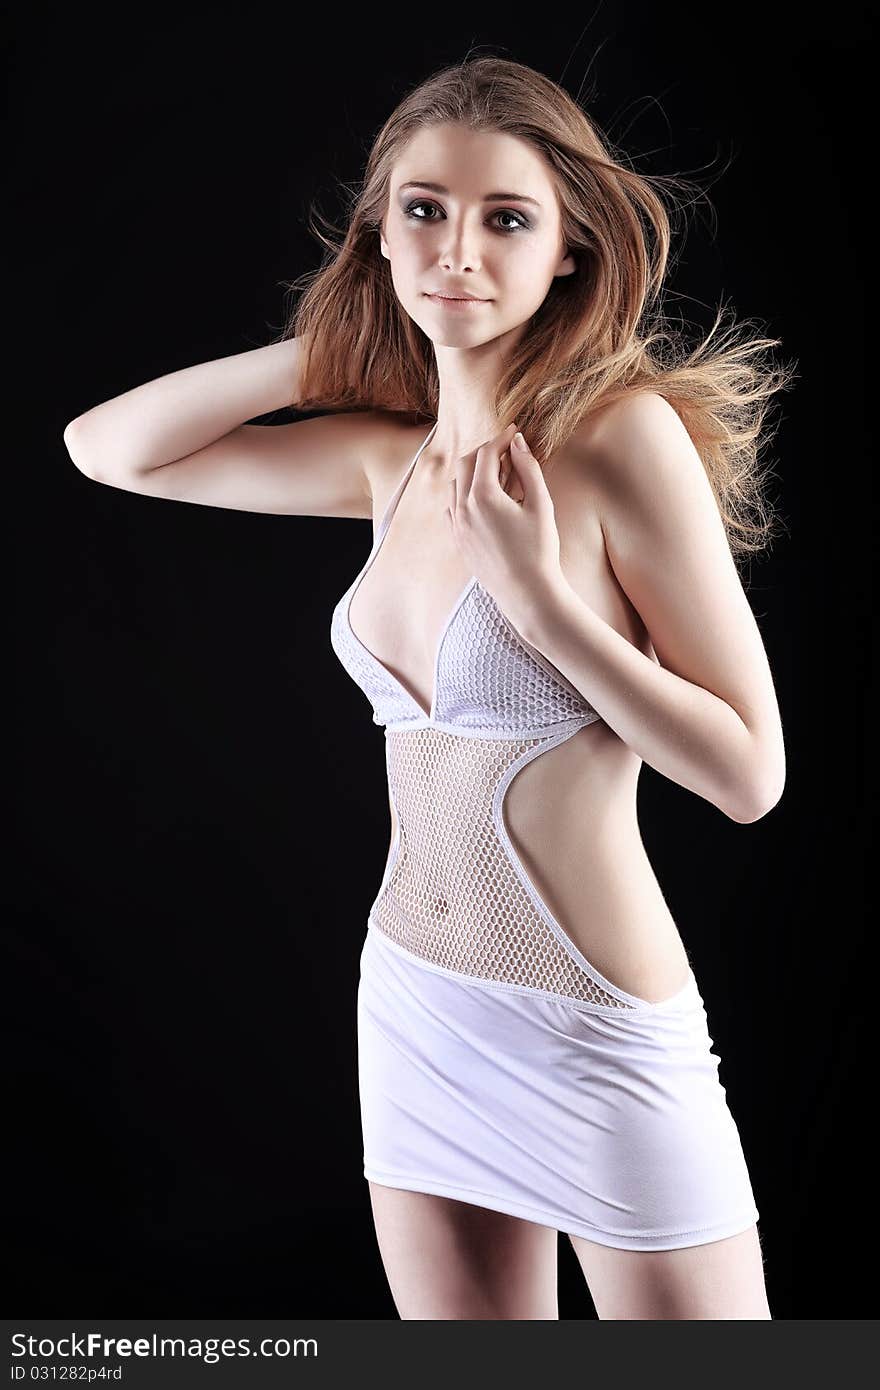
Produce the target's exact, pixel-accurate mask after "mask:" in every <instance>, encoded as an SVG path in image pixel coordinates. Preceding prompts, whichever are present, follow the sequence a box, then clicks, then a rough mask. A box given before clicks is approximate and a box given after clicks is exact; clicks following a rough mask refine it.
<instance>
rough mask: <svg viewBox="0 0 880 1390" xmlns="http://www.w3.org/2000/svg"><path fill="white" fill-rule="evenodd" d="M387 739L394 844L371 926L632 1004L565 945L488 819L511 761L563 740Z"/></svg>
mask: <svg viewBox="0 0 880 1390" xmlns="http://www.w3.org/2000/svg"><path fill="white" fill-rule="evenodd" d="M386 738H387V741H388V747H387V758H388V776H389V786H390V788H391V793H392V797H393V800H394V807H395V811H396V814H397V819H398V842H397V852H396V854H395V855H394V857H393V860H392V861H391V862H390V863H389V866H388V870H387V872H386V875H385V878H384V882H383V886H382V888H381V889H380V892H379V894H378V896H377V899H376V902H375V903H374V904H373V907H372V910H371V914H370V916H371V921H372V922H373V923H374V924H375V926H376V927H378V929H379V930H380V931H382V932H384V933H385V934H386V935H387V936H388V937H390V938H391V940H393V941H395V942H396V943H397V944H398V945H399V946H402V947H404V948H405V949H406V950H408V951H411V952H412V953H413V954H414V955H416V956H420V957H421V958H422V959H423V960H426V961H431V962H433V963H434V964H435V965H439V966H442V967H443V968H445V969H447V970H452V971H455V972H457V973H459V974H462V975H470V976H476V977H478V978H480V979H483V980H497V981H501V982H505V983H508V984H514V985H521V986H527V987H529V988H532V989H540V990H548V991H550V992H552V993H554V994H560V995H565V996H567V997H570V998H574V999H580V1000H585V1001H588V1002H590V1003H593V1004H603V1005H610V1006H612V1007H619V1008H632V1007H633V1006H632V1005H631V1004H627V1003H626V1002H625V1001H624V1000H621V999H618V998H616V997H615V996H614V995H611V994H609V993H608V992H607V991H606V990H604V989H603V988H602V987H601V986H600V985H599V983H598V982H597V981H596V980H594V979H592V977H591V976H590V975H589V974H588V973H587V972H586V971H585V970H584V969H583V968H582V967H581V965H580V964H579V962H578V961H576V960H575V959H574V957H573V956H572V955H571V954H569V952H568V950H567V949H566V947H565V945H564V944H563V942H562V941H561V940H560V938H559V937H558V936H557V935H556V933H555V932H554V931H553V929H552V928H551V926H550V925H549V923H548V922H547V920H545V918H544V917H543V916H542V915H541V913H540V912H539V911H538V909H537V907H536V905H535V903H534V902H533V901H532V899H531V897H530V896H529V894H528V892H527V890H526V888H525V886H524V884H523V882H522V880H521V878H520V877H518V875H517V872H516V870H515V869H514V867H513V864H512V862H511V859H510V857H509V855H508V853H507V849H506V847H505V845H504V842H503V840H502V839H501V837H500V836H499V833H498V828H497V826H496V823H495V820H494V818H493V809H492V808H493V798H494V796H495V793H496V789H497V787H498V784H499V782H500V781H501V779H502V777H503V776H504V774H505V773H506V772H507V771H508V769H510V768H511V766H512V765H513V764H514V763H515V762H516V761H517V759H520V758H523V757H524V755H528V754H529V753H530V750H532V749H534V748H535V746H536V745H538V744H540V743H543V742H546V743H548V744H550V743H555V741H556V740H555V739H551V738H544V739H542V738H540V737H535V738H515V739H503V738H476V737H474V736H467V737H461V736H457V735H455V734H450V733H447V732H446V731H444V730H442V729H437V728H434V727H431V726H427V727H423V728H420V729H412V730H399V731H389V732H388V733H387V734H386ZM532 756H534V755H532ZM538 756H539V755H538ZM500 814H501V811H500V807H499V815H500ZM523 872H525V871H524V870H523Z"/></svg>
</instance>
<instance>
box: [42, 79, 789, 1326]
mask: <svg viewBox="0 0 880 1390" xmlns="http://www.w3.org/2000/svg"><path fill="white" fill-rule="evenodd" d="M652 183H653V180H649V179H648V178H646V177H644V176H640V175H637V174H636V173H634V172H633V171H632V170H631V169H630V168H628V167H626V166H625V165H624V164H622V163H621V162H619V161H617V160H615V159H614V158H612V157H611V155H610V154H609V152H608V150H607V149H606V147H605V145H604V144H603V142H602V141H601V139H600V137H599V135H598V133H597V132H596V130H595V128H594V126H593V124H592V123H591V122H590V120H589V119H588V117H587V116H586V115H585V114H584V112H583V111H582V110H581V108H580V107H579V106H578V105H577V103H575V102H574V101H573V100H572V99H571V98H570V97H569V96H568V95H567V94H566V93H565V92H564V91H563V90H562V89H561V88H559V87H558V86H557V85H556V84H554V83H553V82H551V81H550V80H548V79H547V78H546V77H544V76H543V75H541V74H540V73H537V72H535V71H534V70H532V69H530V68H528V67H525V66H523V65H521V64H517V63H513V62H509V61H506V60H502V59H496V58H491V57H489V58H486V57H483V58H479V59H477V60H475V61H470V62H465V63H463V64H460V65H455V66H454V67H451V68H449V69H445V70H443V71H441V72H439V73H437V74H435V75H434V76H432V77H431V78H430V79H429V80H427V81H426V82H424V83H422V84H421V85H420V86H418V87H417V88H415V89H414V90H413V91H412V92H411V93H410V94H409V95H408V96H407V97H406V98H405V99H404V100H403V101H402V103H401V104H400V105H399V107H398V109H397V110H396V111H395V112H394V113H393V115H392V116H391V118H390V119H389V120H388V122H387V123H386V124H385V126H384V127H383V129H382V130H381V131H380V133H379V135H378V137H377V139H376V141H375V144H374V146H373V149H372V151H371V154H370V157H369V160H368V165H367V170H366V176H365V179H364V181H363V185H362V188H361V190H360V192H359V194H358V196H357V197H356V199H355V200H354V205H353V207H352V209H351V215H350V219H349V224H348V227H347V229H346V232H345V236H344V239H343V241H342V243H341V244H340V245H335V246H333V247H332V255H331V257H330V258H329V259H328V261H327V263H326V264H325V265H324V266H323V267H322V268H321V269H320V271H318V272H316V273H314V274H313V275H312V276H311V277H310V278H311V283H310V284H309V286H308V288H307V290H306V292H305V294H304V295H303V297H302V299H301V301H300V303H299V305H298V307H297V310H296V313H295V315H294V316H293V319H292V321H291V323H290V324H289V325H288V327H287V329H285V331H284V333H283V336H282V337H281V339H280V341H276V342H274V343H272V344H270V345H269V346H268V347H266V348H261V349H258V350H256V351H252V352H246V353H242V354H239V355H237V356H234V357H231V358H226V359H222V360H220V361H216V362H210V363H206V364H202V365H199V366H196V367H192V368H188V369H186V370H184V371H181V372H175V373H173V374H171V375H169V376H167V377H164V378H160V379H158V380H156V381H153V382H149V383H147V384H146V385H145V386H141V387H138V388H136V389H135V390H133V391H131V392H128V393H127V394H126V395H124V396H120V397H117V398H115V399H114V400H112V401H109V402H106V403H105V404H102V405H100V406H98V407H96V408H95V409H94V410H91V411H88V412H87V413H86V414H85V415H83V416H81V417H80V418H79V419H78V420H76V421H74V422H73V423H72V425H71V426H69V428H68V431H67V433H66V435H65V439H66V441H67V443H68V447H69V449H70V452H71V456H72V457H73V459H74V461H75V462H76V463H77V465H78V466H79V467H80V468H81V469H82V470H83V471H84V472H85V473H87V474H88V476H90V477H93V478H96V479H98V480H100V481H103V482H107V483H110V484H112V485H115V486H119V487H124V488H128V489H131V490H133V491H137V492H143V493H149V494H150V495H152V496H163V497H172V498H181V499H185V500H187V501H192V502H203V503H207V504H210V505H214V506H223V507H236V508H243V509H246V510H252V511H269V512H286V513H293V514H300V515H323V516H348V517H364V518H367V517H372V518H373V521H374V541H373V546H372V550H371V551H370V554H369V556H368V557H367V560H366V563H365V565H364V566H363V568H362V569H361V571H360V573H359V574H358V575H357V576H356V577H355V579H354V581H353V583H352V584H351V585H350V587H349V589H348V590H347V591H346V593H345V594H343V596H342V598H341V599H340V601H339V603H338V605H337V607H336V609H335V612H334V614H333V619H332V626H331V636H332V641H333V645H334V648H335V651H336V652H337V654H338V656H339V658H340V660H341V661H342V663H343V665H344V666H345V667H346V669H347V670H348V671H349V673H350V674H351V676H352V677H353V678H354V680H355V681H356V682H357V683H358V685H359V686H360V687H361V688H362V689H363V691H364V693H365V694H366V696H367V697H368V699H369V701H370V702H371V705H372V708H373V719H374V721H375V722H376V723H378V724H380V725H382V726H384V729H385V747H386V753H387V768H388V787H389V801H390V808H391V846H390V850H389V855H388V860H387V863H386V865H385V871H384V875H383V877H382V881H381V885H380V888H379V891H378V894H377V896H376V899H375V901H374V903H373V905H372V908H371V910H370V913H369V922H368V930H367V933H366V939H365V943H364V947H363V953H362V956H361V978H360V986H359V995H358V1042H359V1078H360V1097H361V1115H362V1123H363V1135H364V1163H365V1166H364V1173H365V1176H366V1178H367V1179H368V1181H369V1187H370V1194H371V1199H372V1208H373V1213H374V1218H375V1224H376V1232H377V1238H378V1242H379V1248H380V1251H381V1255H382V1258H383V1261H384V1265H385V1269H386V1272H387V1277H388V1280H389V1284H390V1287H391V1290H392V1293H393V1296H394V1299H395V1302H396V1306H397V1308H398V1311H399V1313H400V1316H401V1317H403V1318H555V1317H557V1316H558V1312H557V1304H556V1259H557V1244H556V1241H557V1232H559V1231H562V1232H565V1233H566V1234H568V1236H569V1237H570V1239H571V1241H572V1244H573V1247H574V1249H575V1251H576V1253H577V1256H578V1258H579V1260H580V1263H581V1266H582V1268H583V1271H584V1274H585V1277H586V1280H587V1282H588V1286H589V1288H590V1291H591V1294H592V1297H593V1300H594V1303H595V1306H596V1309H597V1311H598V1314H599V1316H600V1317H601V1318H768V1317H770V1310H769V1308H768V1303H767V1296H766V1291H765V1284H764V1275H763V1259H762V1252H761V1246H760V1241H759V1235H758V1229H757V1221H758V1217H759V1213H758V1210H757V1207H756V1204H755V1198H754V1194H753V1190H752V1186H751V1183H750V1178H749V1172H748V1169H747V1165H746V1161H745V1158H744V1155H743V1151H742V1147H741V1143H740V1139H739V1134H738V1130H737V1127H736V1124H735V1122H734V1119H733V1117H732V1115H731V1113H730V1110H729V1108H728V1106H727V1102H726V1097H725V1091H724V1087H723V1086H722V1085H721V1083H720V1080H719V1076H718V1067H719V1058H718V1056H717V1055H716V1054H715V1053H713V1052H712V1051H711V1043H712V1038H711V1037H710V1035H709V1032H708V1027H707V1016H706V1011H705V1008H704V1005H703V1000H702V997H701V995H700V992H699V988H698V985H697V981H696V979H695V976H694V973H693V970H692V968H691V964H690V960H689V957H688V955H687V952H686V950H685V947H684V945H683V942H682V940H681V937H680V935H679V932H678V929H677V927H676V924H675V922H674V920H673V919H672V916H671V914H670V912H669V909H668V908H667V906H666V903H665V901H664V898H663V894H662V892H661V890H660V887H659V885H658V883H657V880H656V878H655V877H654V874H653V872H652V869H651V865H650V863H649V861H648V858H647V856H646V853H645V850H644V847H643V845H642V841H641V837H640V834H639V827H638V820H637V813H636V789H637V783H638V776H639V771H640V768H641V766H642V763H643V762H648V763H649V764H650V765H651V767H653V768H655V769H657V770H658V771H660V772H661V773H663V774H664V775H665V776H666V777H669V778H671V779H672V780H674V781H675V782H677V783H679V785H681V786H683V787H687V788H688V789H689V790H691V791H693V792H694V793H695V794H696V795H697V796H700V797H702V798H703V799H704V800H705V801H707V802H709V803H710V804H711V805H713V806H715V807H717V808H718V809H719V810H720V811H721V812H722V813H723V814H724V815H726V816H728V817H729V818H731V819H732V820H734V821H737V822H741V823H748V822H751V821H755V820H757V819H758V818H759V817H761V816H763V815H764V814H766V813H767V812H768V811H769V810H770V809H771V808H772V807H773V806H774V805H775V804H776V802H777V801H778V799H779V797H780V795H781V793H782V788H783V782H784V768H785V758H784V748H783V737H782V731H781V726H780V717H779V711H778V708H777V702H776V699H775V695H774V688H773V681H772V677H771V674H770V671H769V668H768V663H767V660H766V656H765V653H764V649H763V646H762V642H761V638H760V635H759V632H758V629H757V626H756V624H755V621H754V619H753V616H752V613H751V610H750V607H749V604H748V602H747V599H746V597H745V594H744V591H743V588H742V585H741V583H740V580H739V576H738V572H737V567H736V563H735V558H736V556H738V555H740V554H747V553H751V552H754V551H757V550H758V549H760V548H761V546H762V545H763V544H765V543H766V539H767V537H768V535H769V533H770V530H771V521H770V520H768V513H767V509H766V506H765V504H764V502H763V498H762V494H761V487H760V481H761V478H760V473H759V470H758V466H757V441H758V439H759V437H760V433H761V426H762V421H763V417H764V414H765V412H766V408H767V403H768V401H769V400H770V398H771V396H772V394H773V393H774V392H775V391H777V390H779V389H781V388H782V387H783V386H784V385H785V384H786V381H787V376H786V372H785V370H783V369H776V368H772V367H771V366H769V365H767V363H766V361H765V360H764V358H763V357H762V353H763V352H764V350H765V349H766V348H768V347H770V346H772V345H774V344H775V342H776V341H777V340H775V339H770V340H768V339H751V340H749V339H744V338H743V337H742V336H740V337H739V338H737V337H736V336H735V335H731V337H730V339H729V341H728V342H727V343H726V344H715V345H714V346H710V343H709V338H711V337H712V334H710V335H709V338H707V339H706V341H705V342H704V343H703V344H702V345H701V346H700V347H699V348H698V349H697V350H695V351H693V352H691V353H690V354H682V353H679V354H677V355H675V354H668V355H667V356H665V357H664V354H663V353H662V351H661V350H660V345H661V343H662V342H663V340H664V339H667V340H668V339H671V338H672V337H673V335H670V334H669V333H667V332H664V331H661V329H660V327H659V323H660V317H659V311H658V310H657V301H658V297H659V293H660V289H661V287H662V283H663V277H664V272H665V269H666V263H667V257H668V251H669V225H670V224H669V218H668V216H667V213H666V211H665V208H664V205H663V202H662V200H661V198H660V197H659V195H658V194H657V192H655V190H654V188H653V187H652ZM649 310H653V313H654V319H653V321H650V322H649V319H648V313H649ZM713 333H714V328H713ZM291 399H292V400H293V402H294V404H295V405H296V406H298V407H299V408H300V409H302V410H315V409H323V410H324V411H325V412H326V413H325V414H323V415H319V416H316V417H314V418H310V419H307V420H299V421H297V422H295V423H293V424H288V425H284V426H276V427H271V428H267V427H264V426H257V425H250V424H247V423H243V422H246V421H247V420H250V419H252V418H253V417H254V416H257V415H260V414H263V413H266V412H268V411H271V410H273V409H276V408H278V407H280V406H282V405H285V404H288V403H289V402H290V401H291ZM121 440H122V441H125V442H126V443H125V447H124V448H122V449H121V448H120V441H121ZM706 907H707V916H710V915H711V903H707V905H706Z"/></svg>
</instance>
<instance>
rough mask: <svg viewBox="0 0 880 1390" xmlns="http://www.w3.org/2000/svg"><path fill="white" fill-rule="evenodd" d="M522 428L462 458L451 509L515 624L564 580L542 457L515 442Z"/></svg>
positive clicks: (478, 569) (455, 526)
mask: <svg viewBox="0 0 880 1390" xmlns="http://www.w3.org/2000/svg"><path fill="white" fill-rule="evenodd" d="M516 429H517V427H516V424H515V423H514V424H512V425H508V426H507V428H506V429H504V430H502V431H501V433H500V434H497V435H495V437H494V438H493V439H490V440H487V442H486V443H485V444H481V445H480V447H479V448H478V449H477V450H476V451H475V453H474V454H472V455H465V456H464V457H463V458H461V459H459V461H458V467H457V469H456V473H455V477H454V478H452V479H451V480H450V484H449V487H450V492H451V500H450V504H449V507H448V508H447V511H446V516H447V518H448V520H449V522H450V525H451V526H452V530H453V535H454V537H455V540H456V543H457V545H458V548H459V550H460V551H461V553H462V555H463V556H464V557H465V559H466V560H467V562H468V564H469V566H470V570H471V573H472V574H474V575H475V576H476V578H477V579H478V580H479V582H480V584H481V585H482V586H483V588H484V589H486V590H487V591H488V592H489V593H490V594H491V595H492V597H493V598H494V599H495V601H496V603H497V604H498V606H499V608H500V609H501V610H502V612H504V613H505V614H506V615H507V616H508V617H509V618H510V620H511V622H513V624H514V626H516V625H517V624H516V615H517V613H521V612H524V611H527V610H528V609H529V608H530V607H531V606H532V605H533V604H534V601H535V599H536V597H538V596H539V595H540V594H541V593H542V592H545V591H547V590H548V589H550V588H552V587H553V586H554V585H556V584H557V583H558V582H560V581H563V575H562V569H561V566H560V561H559V532H558V531H557V529H556V519H555V514H554V508H553V499H552V498H551V496H550V493H549V492H548V490H547V484H546V482H545V481H544V474H543V472H542V471H541V465H540V464H539V463H538V460H537V459H536V458H535V456H534V455H533V454H532V453H531V452H530V450H529V448H528V446H527V445H526V446H525V447H523V448H518V447H517V445H516V444H515V443H514V442H513V437H514V434H515V433H516ZM508 484H510V485H511V490H512V491H515V492H518V494H519V500H517V498H515V497H514V496H511V495H509V493H508V491H506V488H507V486H508ZM516 484H518V488H517V487H516Z"/></svg>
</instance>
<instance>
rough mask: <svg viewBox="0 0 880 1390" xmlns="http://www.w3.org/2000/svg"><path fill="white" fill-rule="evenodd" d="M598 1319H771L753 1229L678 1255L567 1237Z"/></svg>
mask: <svg viewBox="0 0 880 1390" xmlns="http://www.w3.org/2000/svg"><path fill="white" fill-rule="evenodd" d="M569 1240H570V1241H571V1243H572V1245H573V1246H574V1251H575V1254H576V1255H577V1257H578V1260H579V1262H580V1266H581V1269H582V1270H583V1272H584V1278H585V1279H586V1281H587V1285H588V1287H589V1290H590V1294H591V1295H592V1299H593V1303H594V1304H595V1307H596V1312H597V1314H598V1316H599V1317H600V1318H628V1319H639V1320H643V1319H646V1318H670V1319H671V1318H694V1319H695V1318H712V1319H715V1320H719V1319H723V1318H748V1319H766V1318H771V1317H772V1314H771V1312H770V1308H769V1305H768V1303H767V1290H766V1287H765V1284H764V1259H763V1255H762V1251H761V1243H760V1238H759V1235H758V1228H757V1225H754V1226H750V1227H749V1228H748V1230H745V1231H741V1232H739V1233H738V1234H737V1235H735V1236H727V1237H726V1238H725V1239H724V1240H713V1241H710V1242H709V1243H708V1244H706V1245H689V1246H687V1247H685V1248H684V1249H681V1250H617V1249H614V1248H612V1247H611V1246H608V1245H599V1244H597V1242H595V1241H592V1240H585V1239H584V1238H583V1237H582V1236H569Z"/></svg>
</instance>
